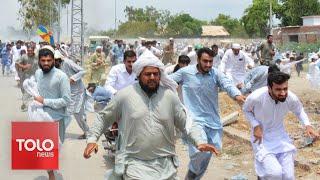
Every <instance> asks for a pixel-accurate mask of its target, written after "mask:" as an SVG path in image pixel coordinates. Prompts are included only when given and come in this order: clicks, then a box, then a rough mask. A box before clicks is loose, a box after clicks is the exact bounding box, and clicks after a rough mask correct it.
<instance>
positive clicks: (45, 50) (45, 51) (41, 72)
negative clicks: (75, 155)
mask: <svg viewBox="0 0 320 180" xmlns="http://www.w3.org/2000/svg"><path fill="white" fill-rule="evenodd" d="M38 56H39V66H40V68H41V69H38V70H37V71H36V73H35V79H36V82H37V86H38V90H39V94H40V96H37V97H35V98H34V100H36V101H38V102H39V103H41V104H43V110H44V111H45V112H46V113H48V114H49V115H50V116H51V118H52V119H54V120H56V121H58V122H59V137H60V140H61V142H63V141H64V136H65V122H66V121H68V119H69V118H70V116H69V115H68V113H67V106H68V105H69V103H70V101H71V97H70V83H69V79H68V76H67V75H66V74H65V73H64V72H62V71H61V70H60V69H57V68H55V67H54V49H53V48H52V47H51V46H44V47H42V48H41V49H40V50H39V54H38ZM48 174H49V180H55V177H54V173H53V171H52V170H49V171H48Z"/></svg>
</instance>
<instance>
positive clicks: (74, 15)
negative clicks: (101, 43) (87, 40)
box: [71, 0, 84, 64]
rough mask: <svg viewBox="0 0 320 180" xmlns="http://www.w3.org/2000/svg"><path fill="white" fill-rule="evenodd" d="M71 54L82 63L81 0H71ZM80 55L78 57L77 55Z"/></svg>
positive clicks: (82, 27)
mask: <svg viewBox="0 0 320 180" xmlns="http://www.w3.org/2000/svg"><path fill="white" fill-rule="evenodd" d="M71 54H72V55H74V56H75V57H78V58H79V59H80V63H81V64H82V63H83V56H84V23H83V0H72V9H71ZM79 56H80V57H79Z"/></svg>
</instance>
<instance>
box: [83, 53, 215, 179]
mask: <svg viewBox="0 0 320 180" xmlns="http://www.w3.org/2000/svg"><path fill="white" fill-rule="evenodd" d="M133 71H134V73H135V74H137V75H138V78H139V83H136V84H133V85H130V86H128V87H126V88H124V89H122V90H120V91H119V92H118V93H117V94H116V96H115V97H114V98H113V99H112V100H111V102H110V103H109V104H108V105H107V107H106V108H105V109H104V110H103V111H101V112H99V115H98V116H97V119H96V120H95V122H94V125H93V127H92V128H91V129H90V136H89V138H88V144H87V147H86V149H85V151H84V157H85V158H89V157H90V154H91V153H92V152H93V151H97V144H96V142H97V140H98V138H99V137H100V135H101V134H102V133H103V132H104V129H105V128H107V127H109V126H110V125H111V124H112V123H113V122H115V121H117V120H118V119H119V118H121V120H120V121H119V136H118V139H119V140H118V142H119V143H118V147H117V151H116V155H115V167H114V169H113V170H112V171H109V172H110V173H109V175H110V176H108V177H107V179H124V180H131V179H139V180H152V179H157V180H172V179H177V166H178V164H177V157H176V153H175V128H177V129H179V130H180V131H181V132H183V133H186V134H187V135H188V137H189V140H190V141H192V142H193V143H194V144H195V145H196V146H197V148H198V149H199V150H200V151H210V152H212V153H217V150H216V149H215V147H214V146H213V145H209V144H206V140H204V139H202V137H201V136H200V134H201V129H199V128H197V126H196V125H192V122H190V121H187V115H186V111H185V109H184V107H183V105H182V104H181V102H180V101H179V98H178V96H177V95H176V92H175V90H176V87H177V84H176V83H175V82H174V81H172V80H171V79H169V78H168V77H167V75H166V74H165V73H164V65H163V63H162V62H161V61H160V60H159V59H158V58H157V57H156V56H154V55H153V54H152V52H150V51H148V50H147V51H145V52H144V53H143V54H142V55H141V56H140V57H139V58H138V60H137V61H136V62H135V63H134V64H133ZM189 127H190V131H189V130H188V129H189Z"/></svg>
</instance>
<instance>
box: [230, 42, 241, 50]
mask: <svg viewBox="0 0 320 180" xmlns="http://www.w3.org/2000/svg"><path fill="white" fill-rule="evenodd" d="M240 48H241V46H240V44H237V43H233V44H232V49H240Z"/></svg>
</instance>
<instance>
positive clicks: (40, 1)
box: [18, 0, 70, 32]
mask: <svg viewBox="0 0 320 180" xmlns="http://www.w3.org/2000/svg"><path fill="white" fill-rule="evenodd" d="M18 2H19V3H20V5H21V6H20V10H19V15H20V17H19V19H20V21H21V22H22V26H23V29H24V30H25V31H26V32H31V31H32V30H33V29H35V28H36V27H37V26H38V25H40V24H42V25H44V26H47V27H49V28H52V27H51V25H53V24H54V23H56V22H57V21H58V11H57V4H58V0H18ZM69 2H70V0H62V5H63V6H64V5H66V4H68V3H69Z"/></svg>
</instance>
